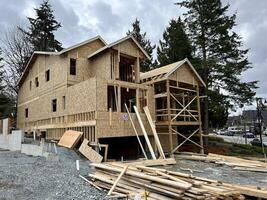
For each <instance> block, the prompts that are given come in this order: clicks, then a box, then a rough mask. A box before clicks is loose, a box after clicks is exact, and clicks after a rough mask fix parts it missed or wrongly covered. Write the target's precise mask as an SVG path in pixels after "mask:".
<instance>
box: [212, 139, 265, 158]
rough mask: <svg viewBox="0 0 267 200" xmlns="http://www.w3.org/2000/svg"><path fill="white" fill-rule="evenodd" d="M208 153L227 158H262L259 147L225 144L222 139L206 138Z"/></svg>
mask: <svg viewBox="0 0 267 200" xmlns="http://www.w3.org/2000/svg"><path fill="white" fill-rule="evenodd" d="M207 151H208V153H217V154H223V155H228V156H241V157H242V156H254V157H263V154H262V149H261V147H257V146H252V145H249V144H234V143H230V142H225V141H224V139H223V138H219V137H213V136H211V137H208V147H207Z"/></svg>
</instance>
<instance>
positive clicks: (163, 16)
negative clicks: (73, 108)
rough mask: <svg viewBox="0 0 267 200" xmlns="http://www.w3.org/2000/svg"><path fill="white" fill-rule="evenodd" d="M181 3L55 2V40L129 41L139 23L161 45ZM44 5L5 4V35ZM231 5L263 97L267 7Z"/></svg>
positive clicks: (0, 15)
mask: <svg viewBox="0 0 267 200" xmlns="http://www.w3.org/2000/svg"><path fill="white" fill-rule="evenodd" d="M177 1H178V0H164V1H163V0H154V1H144V0H129V1H121V0H50V3H51V4H52V7H53V9H54V12H55V16H56V19H57V20H58V21H59V22H61V24H62V27H61V28H60V29H59V30H58V31H57V32H56V37H57V39H58V40H59V41H61V42H62V43H63V46H64V47H68V46H70V45H73V44H75V43H77V42H81V41H83V40H86V39H88V38H90V37H93V36H95V35H98V34H99V35H101V36H102V37H103V38H104V39H105V40H106V41H107V42H112V41H114V40H116V39H119V38H121V37H123V36H125V33H126V32H127V30H129V29H131V23H132V22H133V21H134V20H135V18H138V19H139V20H140V22H141V29H142V31H144V32H147V36H148V38H149V39H151V41H152V42H153V43H158V41H159V39H161V37H162V33H163V31H164V29H165V28H166V26H167V25H168V23H169V21H170V19H172V18H177V17H178V16H181V15H182V13H183V11H184V9H183V8H179V7H178V6H176V5H174V3H175V2H177ZM41 2H42V0H18V1H14V0H1V1H0V26H1V30H5V29H7V28H9V27H10V26H15V25H18V24H21V23H22V24H24V25H25V26H26V25H27V19H26V16H34V10H33V7H37V6H38V5H39V4H40V3H41ZM228 2H229V4H230V9H229V13H230V14H233V13H234V12H237V26H236V28H235V30H236V32H237V33H238V34H240V35H241V36H242V38H243V43H244V48H250V53H249V60H250V61H251V63H252V66H253V69H250V70H248V71H247V72H245V73H244V74H243V75H242V79H243V80H245V81H253V80H259V81H260V82H259V87H260V88H259V89H258V90H257V93H258V94H259V95H265V93H266V90H267V79H266V77H265V74H267V66H266V63H267V57H266V52H267V40H266V36H265V35H266V32H267V7H266V2H265V1H264V0H255V1H248V0H238V1H236V0H223V4H226V3H228Z"/></svg>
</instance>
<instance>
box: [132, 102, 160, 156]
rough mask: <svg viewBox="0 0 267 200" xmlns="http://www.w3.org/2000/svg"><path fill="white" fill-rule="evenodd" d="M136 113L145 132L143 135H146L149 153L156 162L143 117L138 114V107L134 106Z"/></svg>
mask: <svg viewBox="0 0 267 200" xmlns="http://www.w3.org/2000/svg"><path fill="white" fill-rule="evenodd" d="M134 111H135V114H136V116H137V119H138V122H139V125H140V127H141V129H142V132H143V134H144V137H145V140H146V143H147V146H148V149H149V151H150V154H151V156H152V158H153V159H154V160H156V159H157V158H156V156H155V153H154V150H153V148H152V146H151V143H150V141H149V138H148V135H147V132H146V129H145V127H144V124H143V122H142V119H141V117H140V115H139V112H138V110H137V108H136V106H134Z"/></svg>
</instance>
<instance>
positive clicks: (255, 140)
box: [250, 138, 267, 147]
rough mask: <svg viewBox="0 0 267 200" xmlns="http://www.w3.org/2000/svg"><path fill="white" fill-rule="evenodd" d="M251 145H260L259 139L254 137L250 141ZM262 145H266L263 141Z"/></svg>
mask: <svg viewBox="0 0 267 200" xmlns="http://www.w3.org/2000/svg"><path fill="white" fill-rule="evenodd" d="M250 144H251V145H253V146H260V147H261V141H260V140H259V139H258V138H254V139H253V140H252V141H251V142H250ZM263 146H264V147H267V144H266V143H264V142H263Z"/></svg>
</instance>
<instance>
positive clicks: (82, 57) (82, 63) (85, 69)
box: [67, 40, 104, 84]
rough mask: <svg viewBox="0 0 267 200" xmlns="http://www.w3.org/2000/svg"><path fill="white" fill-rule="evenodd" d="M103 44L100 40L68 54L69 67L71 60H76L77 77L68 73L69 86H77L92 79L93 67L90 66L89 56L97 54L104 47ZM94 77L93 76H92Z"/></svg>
mask: <svg viewBox="0 0 267 200" xmlns="http://www.w3.org/2000/svg"><path fill="white" fill-rule="evenodd" d="M103 46H104V45H103V43H102V42H101V41H100V40H96V41H94V42H91V43H89V44H86V45H83V46H80V47H78V48H76V49H73V50H71V51H70V52H68V53H67V58H68V65H67V66H69V62H70V58H75V59H77V60H76V75H70V73H69V72H68V73H67V74H68V84H75V83H77V82H81V81H84V80H86V79H88V78H89V77H90V71H91V68H92V67H91V66H90V65H88V63H89V62H88V59H87V56H88V55H90V54H92V53H93V52H95V51H96V50H98V49H100V48H101V47H103ZM91 77H92V76H91Z"/></svg>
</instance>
